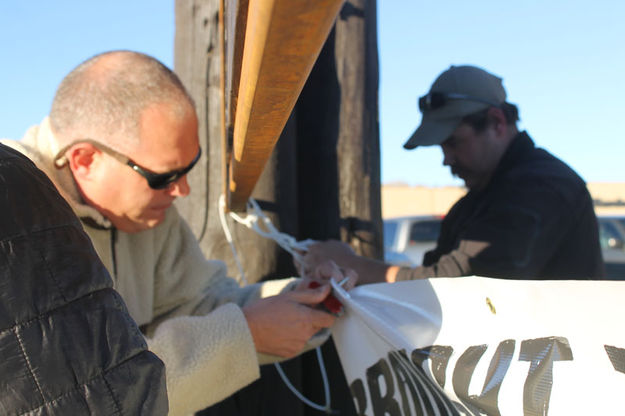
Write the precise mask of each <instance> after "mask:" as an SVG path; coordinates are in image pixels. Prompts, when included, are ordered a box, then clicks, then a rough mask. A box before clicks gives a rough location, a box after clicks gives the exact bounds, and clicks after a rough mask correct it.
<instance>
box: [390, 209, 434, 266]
mask: <svg viewBox="0 0 625 416" xmlns="http://www.w3.org/2000/svg"><path fill="white" fill-rule="evenodd" d="M442 220H443V217H442V216H440V215H420V216H410V217H397V218H387V219H385V220H384V251H385V260H386V261H387V262H388V263H391V264H395V265H399V266H420V265H421V264H422V263H423V255H424V254H425V253H426V252H427V251H430V250H432V249H433V248H434V247H436V241H437V240H438V235H439V234H440V231H441V222H442ZM408 262H410V263H408Z"/></svg>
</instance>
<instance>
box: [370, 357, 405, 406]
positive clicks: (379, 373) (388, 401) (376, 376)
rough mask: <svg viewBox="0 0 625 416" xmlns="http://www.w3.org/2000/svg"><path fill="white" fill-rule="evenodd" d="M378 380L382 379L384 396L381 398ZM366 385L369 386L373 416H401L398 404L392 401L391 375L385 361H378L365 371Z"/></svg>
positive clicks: (392, 386) (392, 385)
mask: <svg viewBox="0 0 625 416" xmlns="http://www.w3.org/2000/svg"><path fill="white" fill-rule="evenodd" d="M380 378H382V380H383V382H384V386H385V387H384V388H385V390H386V394H384V396H382V387H381V386H380ZM367 384H369V394H370V395H371V408H372V409H373V414H374V415H375V416H401V412H400V409H399V403H397V401H396V400H395V399H393V395H394V394H395V385H394V384H393V375H392V374H391V369H390V367H389V365H388V363H387V362H386V360H385V359H383V358H382V359H380V361H378V362H377V363H376V364H375V365H372V366H371V367H369V368H368V369H367Z"/></svg>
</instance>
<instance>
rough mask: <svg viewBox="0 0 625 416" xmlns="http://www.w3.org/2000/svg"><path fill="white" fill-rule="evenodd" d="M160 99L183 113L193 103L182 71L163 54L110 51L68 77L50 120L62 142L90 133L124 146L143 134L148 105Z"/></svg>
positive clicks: (96, 137)
mask: <svg viewBox="0 0 625 416" xmlns="http://www.w3.org/2000/svg"><path fill="white" fill-rule="evenodd" d="M157 103H167V104H168V105H170V106H171V108H172V109H173V111H175V112H176V113H177V114H178V115H179V116H180V117H183V116H184V114H185V112H188V110H189V105H191V107H193V100H192V98H191V97H190V96H189V94H188V92H187V91H186V89H185V88H184V86H183V85H182V83H181V82H180V80H179V79H178V77H177V76H176V75H175V74H174V73H173V72H172V71H171V70H170V69H169V68H167V67H166V66H165V65H163V64H162V63H161V62H159V61H158V60H156V59H154V58H152V57H150V56H148V55H144V54H142V53H138V52H131V51H112V52H105V53H103V54H100V55H96V56H94V57H92V58H90V59H88V60H87V61H85V62H83V63H82V64H80V65H79V66H77V67H76V68H75V69H74V70H72V72H70V73H69V74H68V75H67V76H66V77H65V78H64V79H63V81H62V82H61V84H60V85H59V87H58V89H57V92H56V95H55V97H54V100H53V102H52V109H51V111H50V124H51V127H52V130H53V131H54V133H55V135H56V136H57V139H58V141H59V145H60V146H61V147H63V146H64V145H66V144H68V143H70V142H72V141H75V140H78V139H83V138H90V139H94V140H97V141H100V142H102V143H105V144H108V145H110V146H111V147H113V148H116V149H118V150H124V149H126V148H127V147H128V146H133V145H134V144H136V142H137V141H138V140H139V125H140V124H139V121H140V119H141V113H142V112H143V110H144V109H146V108H147V107H149V106H151V105H154V104H157Z"/></svg>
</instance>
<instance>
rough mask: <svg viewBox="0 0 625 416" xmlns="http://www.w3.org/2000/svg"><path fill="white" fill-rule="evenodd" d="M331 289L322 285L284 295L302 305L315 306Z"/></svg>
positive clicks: (327, 285) (302, 288)
mask: <svg viewBox="0 0 625 416" xmlns="http://www.w3.org/2000/svg"><path fill="white" fill-rule="evenodd" d="M330 290H331V287H330V285H329V284H327V283H326V284H322V285H320V286H318V287H314V288H310V287H308V286H306V287H300V288H299V290H297V291H294V292H289V293H286V294H285V295H288V296H289V297H290V298H291V300H293V301H295V302H297V303H301V304H304V305H317V304H319V303H321V302H323V300H324V299H325V298H326V297H327V296H328V295H329V294H330Z"/></svg>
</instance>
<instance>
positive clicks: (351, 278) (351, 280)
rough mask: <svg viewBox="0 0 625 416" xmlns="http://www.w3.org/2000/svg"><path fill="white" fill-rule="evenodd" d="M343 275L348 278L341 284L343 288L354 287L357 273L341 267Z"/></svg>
mask: <svg viewBox="0 0 625 416" xmlns="http://www.w3.org/2000/svg"><path fill="white" fill-rule="evenodd" d="M341 272H342V273H343V276H344V277H347V278H348V280H347V282H345V283H344V284H343V289H345V290H351V289H353V288H354V287H356V284H357V283H358V273H356V270H354V269H341Z"/></svg>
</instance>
